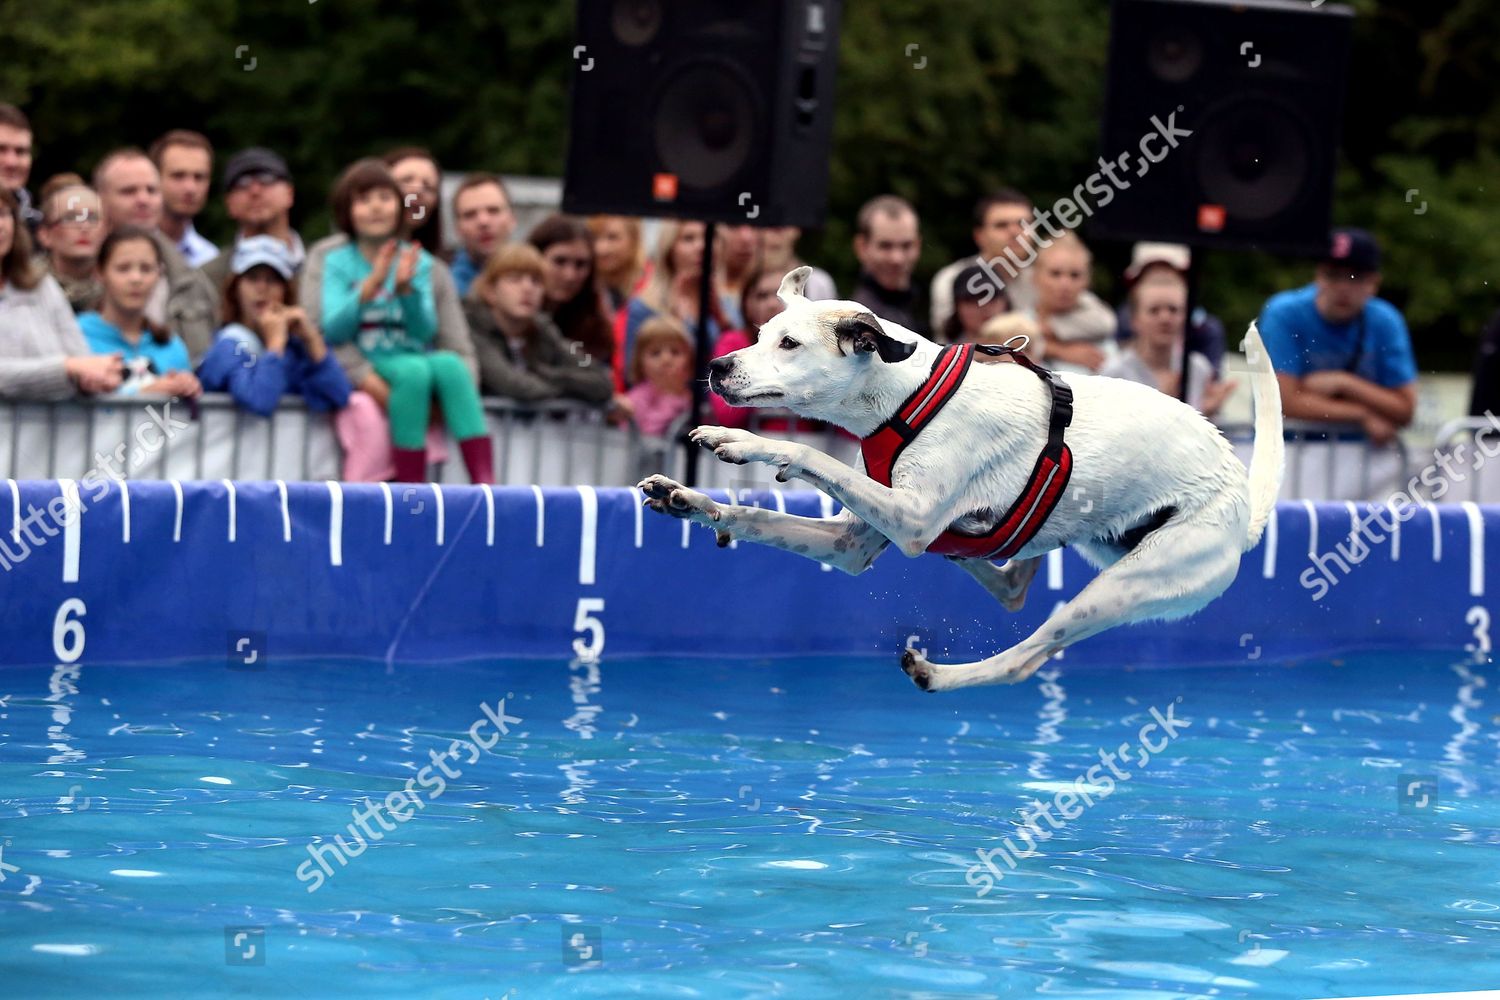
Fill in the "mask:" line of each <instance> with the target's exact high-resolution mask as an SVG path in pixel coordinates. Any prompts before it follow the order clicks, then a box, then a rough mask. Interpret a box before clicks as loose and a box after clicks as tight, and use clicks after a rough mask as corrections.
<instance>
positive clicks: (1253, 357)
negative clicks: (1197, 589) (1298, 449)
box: [1244, 322, 1286, 552]
mask: <svg viewBox="0 0 1500 1000" xmlns="http://www.w3.org/2000/svg"><path fill="white" fill-rule="evenodd" d="M1244 347H1245V360H1246V361H1247V362H1248V363H1249V365H1250V394H1251V396H1252V397H1253V398H1254V400H1255V453H1254V454H1253V455H1252V456H1251V457H1250V531H1249V534H1248V536H1247V538H1246V540H1245V551H1246V552H1248V551H1250V550H1251V549H1253V548H1255V546H1256V545H1257V544H1258V543H1259V542H1260V535H1261V532H1262V531H1264V530H1265V528H1266V522H1267V521H1269V520H1270V519H1271V511H1273V510H1274V509H1275V508H1276V497H1277V495H1278V494H1280V493H1281V474H1282V466H1283V465H1284V463H1285V455H1286V444H1285V442H1284V441H1283V440H1282V437H1281V386H1280V385H1279V384H1278V383H1277V381H1276V370H1275V369H1274V368H1272V367H1271V356H1270V355H1269V354H1267V353H1266V345H1265V344H1263V343H1262V342H1261V339H1260V331H1259V330H1257V329H1256V328H1255V323H1254V322H1251V324H1250V329H1249V331H1248V332H1247V333H1246V334H1245V344H1244Z"/></svg>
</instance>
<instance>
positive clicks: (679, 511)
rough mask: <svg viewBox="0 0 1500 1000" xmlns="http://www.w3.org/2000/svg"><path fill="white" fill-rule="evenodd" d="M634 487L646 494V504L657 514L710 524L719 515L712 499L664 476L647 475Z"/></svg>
mask: <svg viewBox="0 0 1500 1000" xmlns="http://www.w3.org/2000/svg"><path fill="white" fill-rule="evenodd" d="M636 487H637V488H638V489H640V491H641V492H642V493H644V494H646V506H647V507H650V508H651V509H652V510H654V511H656V512H657V513H658V514H666V515H668V516H670V517H679V518H687V519H688V520H690V521H696V522H697V523H699V524H711V523H713V522H714V521H717V520H719V518H720V516H721V515H720V513H719V505H718V504H716V503H714V502H713V500H712V499H710V498H709V497H707V496H705V495H704V494H702V493H699V492H698V491H697V490H690V489H688V488H687V487H686V486H683V485H682V484H681V483H679V482H677V481H675V480H672V479H668V478H667V477H666V476H661V475H656V476H647V477H646V478H645V479H642V480H641V481H640V482H639V483H637V484H636Z"/></svg>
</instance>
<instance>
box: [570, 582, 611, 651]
mask: <svg viewBox="0 0 1500 1000" xmlns="http://www.w3.org/2000/svg"><path fill="white" fill-rule="evenodd" d="M603 610H604V598H602V597H580V598H579V599H578V610H577V612H576V613H575V614H574V615H573V631H574V632H588V633H589V639H588V641H587V642H585V641H584V640H583V639H582V638H579V639H574V640H573V652H575V653H577V654H578V657H579V659H583V660H597V659H598V658H599V654H601V653H603V652H604V623H603V622H602V621H600V620H599V619H597V618H595V617H594V616H593V615H592V614H590V612H593V611H603Z"/></svg>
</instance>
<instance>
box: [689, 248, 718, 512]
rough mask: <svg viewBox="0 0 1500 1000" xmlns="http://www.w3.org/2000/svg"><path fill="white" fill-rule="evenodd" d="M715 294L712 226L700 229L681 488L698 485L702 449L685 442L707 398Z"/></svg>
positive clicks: (700, 416) (699, 421) (701, 419)
mask: <svg viewBox="0 0 1500 1000" xmlns="http://www.w3.org/2000/svg"><path fill="white" fill-rule="evenodd" d="M713 294H714V223H712V222H707V223H704V226H703V273H702V274H701V275H699V276H698V327H697V330H696V331H695V333H696V338H695V339H696V341H697V347H696V350H694V351H693V367H694V372H693V408H692V409H691V410H690V411H689V413H690V414H691V416H692V419H690V420H689V421H688V423H687V426H686V427H684V428H683V436H682V446H683V447H684V448H686V449H687V466H686V468H685V470H684V473H685V475H686V477H687V482H686V483H684V484H683V485H685V486H692V487H696V486H697V485H698V456H699V455H701V454H703V449H702V448H700V447H698V446H697V445H695V444H693V443H692V442H691V441H689V440H688V437H687V432H688V431H690V430H692V429H693V428H694V427H697V426H698V425H699V424H700V423H702V422H703V404H704V402H705V401H706V400H707V398H708V362H709V356H708V355H709V352H710V351H711V350H713V345H712V344H711V343H710V342H709V337H708V317H709V315H710V310H711V309H712V307H713Z"/></svg>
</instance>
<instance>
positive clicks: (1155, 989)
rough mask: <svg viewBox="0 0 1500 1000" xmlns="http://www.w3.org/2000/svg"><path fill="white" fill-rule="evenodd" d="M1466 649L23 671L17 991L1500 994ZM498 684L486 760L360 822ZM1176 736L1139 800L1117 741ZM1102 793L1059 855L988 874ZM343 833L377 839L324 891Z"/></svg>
mask: <svg viewBox="0 0 1500 1000" xmlns="http://www.w3.org/2000/svg"><path fill="white" fill-rule="evenodd" d="M1451 659H1452V657H1446V658H1431V657H1429V658H1426V659H1422V658H1418V657H1414V656H1403V657H1399V658H1370V657H1362V658H1359V659H1357V660H1355V659H1351V660H1350V661H1348V662H1344V663H1338V662H1335V663H1306V664H1301V665H1295V666H1288V665H1271V664H1266V663H1264V662H1256V661H1247V663H1246V665H1245V666H1243V667H1241V668H1238V669H1232V670H1220V669H1193V670H1152V671H1123V670H1122V671H1117V672H1108V671H1098V670H1090V671H1076V670H1075V671H1069V670H1068V668H1067V661H1066V660H1063V661H1060V662H1059V664H1058V667H1059V670H1058V673H1057V676H1056V677H1055V679H1054V680H1052V681H1050V682H1046V683H1038V682H1036V681H1035V680H1034V681H1033V682H1031V683H1028V684H1025V685H1022V686H1019V687H1009V688H1008V687H996V688H981V689H976V690H972V691H968V692H961V693H957V694H947V695H938V696H928V695H923V694H921V693H920V692H918V691H917V690H916V689H915V688H913V687H912V686H911V685H910V683H909V682H908V681H907V680H906V679H905V677H904V676H902V675H901V673H900V671H899V670H898V668H897V666H896V658H895V657H894V656H891V657H888V658H882V659H878V660H872V659H859V660H853V659H851V660H817V661H764V662H757V661H749V660H742V661H715V660H711V659H696V660H674V661H664V662H644V661H610V660H606V662H605V663H604V664H603V665H602V666H597V667H593V668H590V667H584V666H579V665H574V666H572V667H570V666H569V665H568V664H565V663H556V662H545V663H544V662H505V663H484V664H467V665H462V666H452V665H444V666H421V667H412V666H397V667H395V668H392V669H389V670H388V669H387V668H386V667H384V666H383V665H374V664H369V663H340V664H317V663H307V662H277V661H275V660H272V661H270V662H269V663H268V664H266V669H263V670H231V669H228V668H227V667H226V665H225V664H224V663H215V662H210V663H198V664H194V665H192V666H183V667H161V666H151V667H142V666H137V667H104V666H90V665H83V666H80V667H76V668H57V669H55V670H47V669H41V670H23V669H6V670H0V695H4V696H6V697H4V699H3V701H0V843H3V844H4V850H3V854H0V863H3V864H4V865H5V866H6V867H4V868H0V874H3V875H4V876H5V879H4V881H3V882H0V968H3V969H4V970H5V986H4V989H3V992H4V995H7V996H26V997H43V996H88V995H98V996H111V997H117V996H143V997H144V996H150V997H161V996H188V995H193V996H201V995H241V996H296V995H305V996H335V995H359V996H367V997H375V996H400V997H409V996H434V997H470V998H476V1000H477V998H481V997H490V998H497V1000H498V998H500V997H506V996H509V997H512V998H515V1000H525V998H531V997H570V996H578V997H593V996H620V995H630V994H634V995H641V996H650V997H714V998H718V997H739V996H747V997H748V996H772V995H776V996H788V997H798V998H807V997H922V998H942V997H966V998H969V997H984V996H994V997H1001V996H1005V997H1010V996H1031V995H1038V994H1040V995H1048V996H1059V997H1130V998H1148V997H1151V998H1157V997H1162V998H1164V997H1184V996H1221V997H1256V998H1266V997H1277V998H1279V997H1287V998H1292V997H1297V998H1303V997H1333V996H1350V995H1356V994H1371V993H1397V992H1415V991H1421V990H1439V989H1441V990H1477V989H1483V988H1493V987H1496V986H1500V862H1497V853H1496V841H1497V839H1500V834H1497V828H1500V805H1497V803H1500V796H1497V792H1500V780H1497V777H1496V768H1495V761H1496V750H1497V733H1500V726H1497V721H1500V716H1497V715H1496V714H1494V713H1496V712H1497V711H1500V708H1497V707H1496V706H1495V705H1494V704H1493V702H1494V697H1493V695H1492V693H1491V692H1492V691H1493V689H1494V685H1493V683H1491V684H1489V685H1488V686H1486V684H1485V681H1486V680H1489V681H1491V682H1493V680H1494V677H1493V675H1494V668H1493V666H1489V665H1485V666H1454V665H1452V664H1451V663H1450V662H1449V661H1450V660H1451ZM502 698H504V699H506V701H505V715H507V716H510V717H513V718H515V719H518V720H519V721H514V722H506V723H505V724H506V725H507V727H508V728H509V730H510V731H509V734H508V735H506V736H504V737H503V738H502V739H500V741H499V742H498V743H497V744H496V745H495V746H494V747H493V749H492V750H491V751H490V752H488V753H484V754H482V755H480V756H478V757H477V759H473V758H472V754H468V755H466V754H465V753H464V752H463V751H462V750H460V752H459V754H458V756H457V757H456V758H449V759H448V761H449V764H448V766H449V768H450V769H451V770H455V771H457V772H458V776H457V777H456V778H454V779H453V780H451V781H447V782H446V783H445V788H444V790H443V791H442V793H441V794H440V795H434V794H431V787H432V786H424V785H421V784H415V783H414V785H413V788H414V790H415V791H414V795H428V796H429V797H428V798H427V799H426V800H425V801H424V802H423V804H422V806H421V808H420V809H418V808H415V807H414V806H413V805H412V800H411V799H402V798H401V797H399V796H398V797H397V807H398V808H399V807H400V805H401V803H402V802H403V801H404V802H405V803H406V808H407V811H406V815H407V816H408V817H409V819H408V820H407V821H405V822H400V821H397V820H396V819H394V818H391V819H386V817H387V816H390V815H391V814H389V813H384V814H382V815H381V819H382V820H385V825H388V826H389V827H390V829H389V830H388V831H387V830H385V829H384V827H383V826H382V825H380V824H378V823H377V822H375V821H373V819H366V825H368V826H369V827H370V828H371V830H372V831H373V832H374V833H375V834H378V836H379V839H378V840H376V839H375V838H374V837H373V836H372V837H371V838H369V839H368V841H365V840H361V839H358V838H356V837H354V836H353V835H352V834H351V832H350V830H349V829H348V827H349V825H350V824H351V822H353V821H352V820H351V810H352V809H355V808H359V807H361V805H360V804H361V801H362V800H364V799H366V798H368V799H369V800H370V801H371V802H372V803H373V802H374V801H375V800H376V799H380V800H382V801H383V800H385V798H386V796H388V795H389V793H391V792H392V791H394V790H397V789H400V788H402V787H403V786H404V785H405V783H406V781H407V779H408V778H413V777H414V776H416V775H417V774H419V773H420V772H421V769H422V768H423V767H424V766H429V765H430V764H431V763H432V758H431V752H432V751H437V752H438V753H442V752H443V751H444V750H446V749H448V748H449V747H450V745H451V743H452V741H453V740H455V739H467V738H468V736H467V733H468V730H469V729H470V727H471V725H474V724H475V723H478V722H479V721H480V720H482V719H484V718H485V714H484V713H483V711H482V710H481V708H480V705H481V703H482V702H483V703H487V704H489V705H490V706H491V707H492V708H495V707H497V706H498V702H499V700H500V699H502ZM1153 708H1155V709H1156V710H1157V713H1158V714H1161V715H1163V717H1164V718H1165V717H1168V716H1170V718H1171V719H1172V720H1174V723H1173V724H1174V725H1177V726H1178V727H1179V732H1178V733H1177V734H1176V736H1175V738H1174V739H1172V740H1170V741H1167V742H1166V743H1165V745H1164V746H1163V745H1162V743H1163V740H1164V737H1163V735H1162V730H1161V729H1160V728H1158V729H1157V730H1155V731H1149V732H1148V733H1145V734H1142V733H1141V730H1142V727H1143V726H1144V725H1145V724H1146V723H1148V722H1150V721H1152V712H1151V710H1152V709H1153ZM1182 721H1187V722H1189V723H1190V725H1189V726H1188V727H1187V728H1185V729H1182V728H1180V723H1181V722H1182ZM487 725H488V727H489V728H487V729H486V728H485V727H484V726H481V727H480V728H479V729H478V730H476V733H478V734H480V735H484V736H486V737H487V736H488V735H489V734H492V733H493V732H494V731H495V730H494V725H495V724H494V723H488V724H487ZM1142 741H1145V742H1148V743H1150V744H1154V745H1155V746H1156V748H1157V749H1158V750H1159V752H1157V753H1154V754H1153V755H1152V757H1151V759H1150V760H1149V761H1145V762H1142V761H1141V759H1140V756H1139V753H1138V752H1137V753H1133V754H1132V755H1131V757H1130V758H1129V759H1128V760H1127V759H1126V758H1116V764H1115V766H1116V768H1118V769H1119V773H1120V774H1121V775H1122V777H1121V778H1119V779H1118V780H1113V781H1112V783H1113V786H1114V787H1113V788H1112V789H1106V788H1105V784H1106V782H1105V775H1106V774H1109V773H1110V772H1109V771H1105V770H1103V769H1102V765H1100V751H1101V750H1117V749H1118V748H1119V747H1120V745H1121V744H1126V745H1127V747H1130V746H1136V747H1137V748H1138V747H1139V744H1140V743H1141V742H1142ZM475 753H478V751H475ZM471 759H472V763H471V762H470V761H471ZM1096 765H1100V766H1097V767H1096ZM427 773H428V775H429V777H430V776H431V775H432V774H434V773H436V772H434V771H432V770H431V768H430V766H429V769H428V772H427ZM1401 775H1407V776H1408V777H1407V778H1406V779H1403V780H1398V776H1401ZM1080 776H1082V779H1083V781H1082V789H1081V790H1082V791H1084V792H1086V793H1087V794H1088V795H1089V797H1090V800H1091V804H1084V803H1081V802H1080V800H1078V799H1076V798H1074V799H1069V800H1067V801H1066V802H1063V801H1058V802H1057V805H1056V807H1055V809H1054V810H1053V813H1052V814H1053V816H1054V817H1057V820H1056V823H1057V825H1056V826H1053V825H1051V824H1049V823H1048V822H1047V821H1045V820H1039V821H1038V824H1037V825H1038V827H1039V829H1041V830H1043V831H1046V832H1047V835H1048V839H1045V840H1043V841H1042V842H1041V843H1039V844H1038V847H1037V850H1038V851H1039V852H1040V853H1038V854H1037V855H1035V856H1033V857H1022V858H1020V859H1018V860H1017V864H1016V867H1015V869H1014V870H1011V869H1010V868H1009V867H1008V866H1007V865H1006V863H1005V862H1004V861H1003V859H1002V858H1001V857H999V856H995V855H991V857H992V859H993V862H992V863H993V864H995V866H996V870H997V871H999V872H1001V873H1003V878H1001V879H999V880H998V881H996V880H995V879H994V878H993V877H992V876H988V873H987V872H986V871H985V870H984V869H983V868H979V867H973V868H972V870H971V866H977V864H978V863H977V861H976V851H977V850H981V849H983V850H989V849H991V848H994V847H996V846H998V845H999V844H1000V843H1001V842H1002V837H1003V836H1007V835H1008V836H1010V837H1011V839H1012V842H1013V843H1020V842H1021V838H1020V837H1019V836H1018V834H1017V832H1016V827H1015V825H1014V821H1015V818H1016V815H1017V813H1016V810H1017V809H1018V808H1020V807H1022V806H1024V805H1026V804H1027V803H1028V802H1030V801H1032V800H1033V799H1042V800H1044V801H1045V802H1048V803H1051V802H1053V801H1054V800H1055V797H1056V796H1057V795H1058V793H1059V792H1060V791H1061V790H1063V789H1065V788H1067V787H1072V788H1074V789H1075V791H1077V790H1079V785H1078V784H1076V783H1075V779H1076V778H1079V777H1080ZM1429 781H1433V782H1435V784H1432V785H1429V784H1427V782H1429ZM1403 784H1404V785H1407V786H1410V787H1409V788H1401V789H1398V785H1403ZM1399 791H1406V792H1409V793H1410V794H1408V795H1407V797H1406V798H1405V799H1404V800H1403V799H1402V798H1400V797H1399V795H1398V792H1399ZM1059 810H1067V811H1068V812H1070V813H1071V814H1072V817H1073V818H1071V819H1065V818H1062V817H1061V816H1060V815H1059ZM354 829H355V830H358V826H357V825H356V826H355V827H354ZM335 833H339V834H342V835H343V837H344V839H345V842H346V844H347V845H348V846H349V847H351V848H352V849H353V850H354V851H356V852H358V851H360V850H361V845H364V844H368V846H367V847H365V848H364V849H363V852H362V853H359V854H358V855H357V856H352V857H348V858H347V859H346V860H347V867H341V866H340V864H339V862H338V860H337V859H332V860H328V864H329V867H330V868H331V869H332V870H333V872H334V874H333V875H332V877H328V878H326V880H325V881H324V882H323V884H322V885H321V886H320V887H319V888H318V889H317V890H316V891H315V892H312V893H309V892H308V891H307V889H308V887H309V885H310V884H311V879H302V880H299V878H298V876H297V874H296V871H297V869H298V867H299V865H302V864H303V863H304V862H309V856H308V852H307V847H308V845H309V843H310V842H312V841H314V840H317V841H318V842H319V843H323V844H327V843H332V841H331V838H332V837H333V835H334V834H335ZM328 857H329V856H328V855H326V854H325V860H327V859H328ZM309 864H310V862H309ZM303 870H304V872H311V871H312V870H313V869H312V868H311V867H308V868H304V869H303ZM981 876H986V877H981ZM986 882H988V885H986V884H985V883H986ZM981 889H985V890H986V891H985V892H984V894H983V895H982V896H981V895H980V894H979V893H980V890H981ZM585 958H587V959H588V961H585V960H584V959H585ZM261 963H263V964H261Z"/></svg>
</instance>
